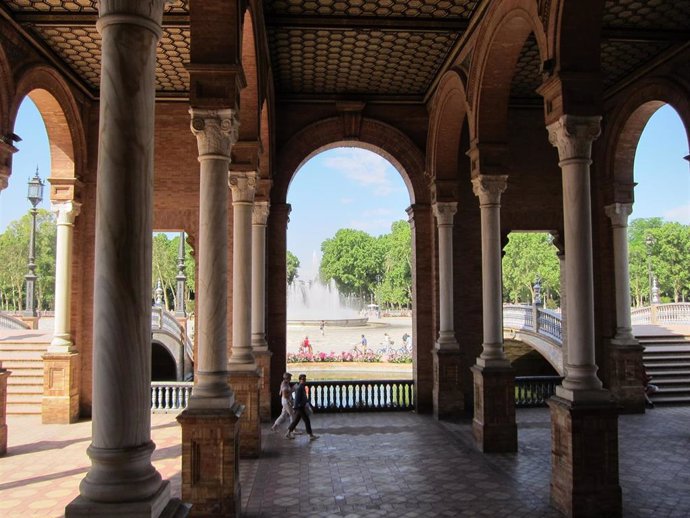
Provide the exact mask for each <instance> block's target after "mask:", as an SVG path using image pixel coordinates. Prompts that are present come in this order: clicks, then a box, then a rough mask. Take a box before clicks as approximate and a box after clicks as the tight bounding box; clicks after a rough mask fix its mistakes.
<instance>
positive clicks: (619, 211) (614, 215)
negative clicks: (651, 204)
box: [604, 203, 632, 228]
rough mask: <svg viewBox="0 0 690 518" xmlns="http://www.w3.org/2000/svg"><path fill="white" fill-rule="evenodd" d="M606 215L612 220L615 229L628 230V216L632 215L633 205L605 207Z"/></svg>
mask: <svg viewBox="0 0 690 518" xmlns="http://www.w3.org/2000/svg"><path fill="white" fill-rule="evenodd" d="M604 210H605V211H606V215H607V216H608V217H609V218H611V226H612V227H613V228H627V227H628V216H630V214H632V203H612V204H611V205H607V206H606V207H604Z"/></svg>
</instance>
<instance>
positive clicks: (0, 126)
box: [0, 43, 14, 135]
mask: <svg viewBox="0 0 690 518" xmlns="http://www.w3.org/2000/svg"><path fill="white" fill-rule="evenodd" d="M13 89H14V83H13V81H12V71H11V70H10V66H9V62H8V61H7V54H5V49H4V48H3V46H2V44H1V43H0V133H1V134H2V135H4V134H5V132H6V130H7V129H8V128H9V127H10V117H9V114H10V106H9V103H10V99H11V98H12V91H13Z"/></svg>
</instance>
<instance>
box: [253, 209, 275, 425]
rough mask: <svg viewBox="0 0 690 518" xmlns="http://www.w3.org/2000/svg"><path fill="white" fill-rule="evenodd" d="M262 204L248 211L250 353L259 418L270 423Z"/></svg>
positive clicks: (266, 218)
mask: <svg viewBox="0 0 690 518" xmlns="http://www.w3.org/2000/svg"><path fill="white" fill-rule="evenodd" d="M268 214H269V206H268V202H266V201H257V202H255V203H254V208H253V211H252V352H253V354H254V359H255V360H256V364H257V366H258V368H259V372H260V374H261V381H260V388H259V392H260V393H261V394H260V397H259V402H260V406H259V417H260V418H261V421H263V422H268V421H270V420H271V387H270V380H271V352H270V351H269V350H268V342H267V341H266V222H267V221H268Z"/></svg>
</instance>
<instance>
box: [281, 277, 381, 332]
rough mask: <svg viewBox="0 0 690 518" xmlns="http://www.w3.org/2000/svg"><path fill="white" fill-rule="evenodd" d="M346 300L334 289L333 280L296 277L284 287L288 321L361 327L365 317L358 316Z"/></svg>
mask: <svg viewBox="0 0 690 518" xmlns="http://www.w3.org/2000/svg"><path fill="white" fill-rule="evenodd" d="M354 305H355V302H354V301H352V300H350V301H349V302H348V300H347V299H346V298H345V297H343V295H342V294H341V293H340V292H339V291H338V288H337V287H336V285H335V282H334V281H333V280H331V282H330V283H328V284H322V283H321V282H319V281H316V280H314V281H308V282H305V281H300V280H296V281H295V282H293V283H292V284H290V285H289V286H288V294H287V320H288V324H294V325H302V326H318V325H320V324H321V322H324V323H325V324H326V325H327V326H347V327H349V326H364V325H366V323H367V321H368V320H369V319H368V318H366V317H364V318H363V317H361V316H360V314H359V311H358V310H357V309H355V308H354V307H353V306H354Z"/></svg>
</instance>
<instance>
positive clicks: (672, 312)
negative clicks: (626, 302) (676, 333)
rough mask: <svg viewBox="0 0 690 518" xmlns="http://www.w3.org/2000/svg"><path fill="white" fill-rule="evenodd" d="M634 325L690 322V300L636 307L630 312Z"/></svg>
mask: <svg viewBox="0 0 690 518" xmlns="http://www.w3.org/2000/svg"><path fill="white" fill-rule="evenodd" d="M630 316H631V321H632V323H633V324H634V325H641V324H642V325H644V324H690V302H671V303H670V304H653V305H651V306H645V307H642V308H635V309H633V310H632V311H631V312H630Z"/></svg>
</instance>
